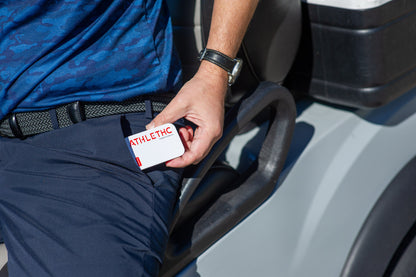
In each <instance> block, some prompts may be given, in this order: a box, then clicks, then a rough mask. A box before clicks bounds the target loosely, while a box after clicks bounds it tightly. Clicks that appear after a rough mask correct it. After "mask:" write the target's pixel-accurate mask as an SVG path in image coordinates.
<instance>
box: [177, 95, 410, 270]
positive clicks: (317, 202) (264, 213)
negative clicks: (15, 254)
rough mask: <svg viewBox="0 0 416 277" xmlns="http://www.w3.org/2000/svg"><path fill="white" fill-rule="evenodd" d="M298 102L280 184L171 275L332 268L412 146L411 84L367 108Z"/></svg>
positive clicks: (343, 256)
mask: <svg viewBox="0 0 416 277" xmlns="http://www.w3.org/2000/svg"><path fill="white" fill-rule="evenodd" d="M298 108H299V109H300V111H299V113H300V116H299V117H298V120H297V127H296V128H295V134H294V142H293V143H292V145H293V147H292V149H291V151H290V153H289V157H288V164H287V167H286V169H285V171H284V172H283V174H282V175H283V176H282V177H281V178H280V187H279V188H278V189H277V190H276V191H275V192H274V194H273V195H272V196H271V197H270V198H269V199H268V201H267V202H266V203H264V204H263V205H262V206H261V207H260V208H259V209H257V210H256V211H255V212H253V213H252V214H251V215H250V216H248V217H247V218H246V219H245V220H244V221H243V222H242V223H241V224H239V225H238V226H237V227H236V228H234V229H233V230H232V231H231V232H229V233H228V234H227V235H226V236H224V237H223V238H222V239H221V240H220V241H218V242H217V243H216V244H214V245H213V246H212V247H211V248H210V249H208V250H207V251H206V252H205V253H204V254H203V255H201V256H200V257H199V258H198V259H197V260H196V261H195V262H194V263H192V264H190V265H189V266H188V267H187V268H186V269H184V270H183V271H182V272H181V273H180V274H178V275H177V276H180V277H196V276H202V277H208V276H215V277H222V276H224V277H225V276H240V277H245V276H247V277H248V276H283V277H294V276H296V277H301V276H320V277H326V276H328V277H333V276H339V275H340V273H341V271H342V268H343V266H344V263H345V261H346V259H347V256H348V253H349V251H350V248H351V246H352V245H353V242H354V240H355V238H356V236H357V234H358V232H359V230H360V228H361V226H362V224H363V222H364V221H365V219H366V217H367V215H368V214H369V212H370V210H371V208H372V207H373V205H374V204H375V202H376V201H377V199H378V197H379V196H380V195H381V193H382V192H383V191H384V189H385V188H386V186H387V185H388V184H389V183H390V182H391V180H392V179H393V178H394V176H395V175H396V174H397V173H398V172H399V171H400V169H401V168H402V167H403V166H405V165H406V163H407V162H408V161H409V160H411V159H412V158H413V157H414V155H415V153H416V143H414V142H415V141H416V131H415V130H416V115H415V114H414V113H415V112H416V90H414V91H411V92H409V93H407V94H406V95H404V96H402V97H400V98H399V99H397V100H395V101H394V102H392V103H390V104H388V105H387V106H384V107H382V108H379V109H375V110H367V111H364V110H357V111H350V110H341V109H338V108H335V107H332V106H327V105H323V104H319V103H309V102H301V103H299V104H298ZM308 137H309V138H308ZM305 138H308V139H307V140H305Z"/></svg>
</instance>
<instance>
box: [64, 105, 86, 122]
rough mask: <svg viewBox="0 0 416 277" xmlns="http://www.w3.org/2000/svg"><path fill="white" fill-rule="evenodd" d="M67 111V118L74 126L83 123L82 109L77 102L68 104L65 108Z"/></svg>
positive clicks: (83, 114) (83, 113)
mask: <svg viewBox="0 0 416 277" xmlns="http://www.w3.org/2000/svg"><path fill="white" fill-rule="evenodd" d="M67 111H68V115H69V118H70V119H71V121H72V123H74V124H75V123H78V122H81V121H84V120H85V119H86V117H85V111H84V107H83V106H82V105H81V103H80V102H79V101H77V102H74V103H71V104H69V105H68V107H67Z"/></svg>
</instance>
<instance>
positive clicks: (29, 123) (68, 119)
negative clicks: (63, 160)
mask: <svg viewBox="0 0 416 277" xmlns="http://www.w3.org/2000/svg"><path fill="white" fill-rule="evenodd" d="M172 97H173V96H172V95H171V94H169V95H167V94H163V95H157V96H156V95H152V96H139V97H134V98H131V99H128V100H126V101H123V102H93V103H88V102H85V103H82V102H74V103H70V104H67V105H62V106H59V107H57V108H54V109H50V110H45V111H34V112H21V113H15V114H11V115H9V116H7V117H6V118H4V119H3V120H1V121H0V136H3V137H10V138H25V137H27V136H32V135H36V134H40V133H44V132H48V131H52V130H54V129H59V128H64V127H68V126H71V125H73V124H75V123H78V122H81V121H84V120H87V119H90V118H97V117H102V116H109V115H116V114H125V113H136V112H145V111H146V100H150V101H149V102H148V103H149V104H150V105H151V109H152V111H153V112H161V111H162V110H163V109H164V108H165V107H166V105H167V104H168V103H169V102H170V100H171V99H172ZM149 108H150V107H149Z"/></svg>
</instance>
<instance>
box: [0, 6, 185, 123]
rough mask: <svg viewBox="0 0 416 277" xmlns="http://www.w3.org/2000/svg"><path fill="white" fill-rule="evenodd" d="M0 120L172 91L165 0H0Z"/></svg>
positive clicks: (176, 72)
mask: <svg viewBox="0 0 416 277" xmlns="http://www.w3.org/2000/svg"><path fill="white" fill-rule="evenodd" d="M0 31H1V33H0V119H1V118H3V117H4V116H5V115H7V114H8V113H10V112H22V111H31V110H39V109H47V108H51V107H55V106H58V105H61V104H65V103H70V102H74V101H78V100H79V101H114V100H115V101H120V100H124V99H127V98H130V97H133V96H136V95H143V94H155V93H160V92H166V91H172V90H176V89H177V86H178V84H179V80H180V66H179V61H178V59H177V56H176V54H175V53H174V50H173V45H172V44H173V42H172V28H171V24H170V19H169V16H168V11H167V7H166V4H165V3H164V0H113V1H107V0H0Z"/></svg>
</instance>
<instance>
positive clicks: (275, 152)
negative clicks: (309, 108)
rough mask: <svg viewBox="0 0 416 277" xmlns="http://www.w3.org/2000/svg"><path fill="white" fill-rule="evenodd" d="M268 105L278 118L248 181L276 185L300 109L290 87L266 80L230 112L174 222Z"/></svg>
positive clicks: (185, 189) (189, 182)
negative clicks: (222, 156) (232, 143)
mask: <svg viewBox="0 0 416 277" xmlns="http://www.w3.org/2000/svg"><path fill="white" fill-rule="evenodd" d="M268 107H270V108H271V109H273V110H274V112H275V117H274V119H273V120H272V122H271V124H270V127H269V130H268V133H267V135H266V138H265V141H264V143H263V146H262V148H261V150H260V153H259V157H258V162H259V166H258V170H257V171H256V172H255V173H253V174H252V175H251V176H250V177H249V179H248V180H247V181H246V182H263V184H264V185H265V186H269V187H270V185H272V187H274V184H275V183H276V182H277V179H278V177H279V174H280V171H281V170H282V167H283V164H284V161H285V160H286V156H287V152H288V150H289V146H290V142H291V139H292V134H293V129H294V124H295V118H296V108H295V104H294V100H293V96H292V95H291V94H290V92H289V91H288V90H287V89H286V88H284V87H282V86H280V85H278V84H276V83H273V82H262V83H260V85H259V86H258V87H257V89H256V90H255V91H254V92H253V93H252V94H251V95H250V96H249V97H247V98H244V99H242V100H241V101H240V103H238V104H236V105H235V106H234V107H233V108H232V109H231V110H230V111H229V112H228V113H227V115H226V118H225V123H224V132H223V136H222V138H221V139H220V140H219V141H218V142H217V143H216V144H215V145H214V146H213V148H212V150H211V152H210V153H209V154H208V155H207V157H205V159H204V160H203V161H202V162H201V163H200V164H199V165H198V166H197V167H196V168H195V170H194V171H193V172H192V176H190V177H187V178H185V179H184V180H183V185H182V191H181V196H180V198H179V205H178V209H177V212H176V215H175V218H174V221H173V223H174V224H175V223H176V222H177V220H178V218H179V217H180V214H181V212H182V211H183V209H184V207H185V206H186V204H187V203H188V201H189V199H190V198H191V196H192V194H193V193H194V192H195V190H196V188H197V187H198V185H199V183H200V182H201V180H202V178H203V177H204V176H205V174H206V173H207V171H208V170H209V168H210V167H211V166H212V165H213V163H214V162H215V161H216V160H217V158H218V157H219V155H220V154H221V153H222V152H223V151H224V150H225V148H226V147H227V146H228V145H229V143H230V141H231V140H232V139H233V138H234V137H235V136H236V135H237V134H238V133H239V132H240V131H241V130H242V129H243V128H244V126H246V125H247V124H248V123H249V122H250V121H252V120H253V119H254V118H255V117H256V116H257V115H259V114H260V113H261V112H262V111H263V110H265V109H266V108H268ZM272 189H273V188H271V190H272ZM249 206H250V205H249ZM250 210H251V209H250ZM174 224H173V225H172V229H173V227H174ZM172 229H171V230H172Z"/></svg>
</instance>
